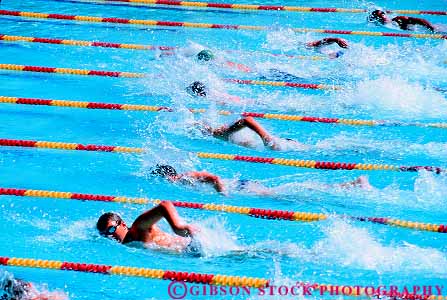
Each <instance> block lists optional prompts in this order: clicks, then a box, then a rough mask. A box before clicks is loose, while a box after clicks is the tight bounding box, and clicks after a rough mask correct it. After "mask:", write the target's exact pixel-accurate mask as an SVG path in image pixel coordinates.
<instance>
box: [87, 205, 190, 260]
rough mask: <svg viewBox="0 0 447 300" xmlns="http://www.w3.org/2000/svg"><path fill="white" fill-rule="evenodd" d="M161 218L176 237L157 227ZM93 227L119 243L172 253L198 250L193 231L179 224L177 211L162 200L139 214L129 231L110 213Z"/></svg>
mask: <svg viewBox="0 0 447 300" xmlns="http://www.w3.org/2000/svg"><path fill="white" fill-rule="evenodd" d="M162 218H165V219H166V221H168V223H169V225H170V226H171V228H172V231H174V233H175V234H176V235H177V236H174V235H172V234H169V233H167V232H164V231H162V230H161V229H160V228H158V226H157V225H156V223H158V222H159V221H160V220H161V219H162ZM96 228H97V229H98V231H99V233H100V234H101V235H102V236H105V237H108V238H112V239H114V240H116V241H118V242H119V243H122V244H128V243H131V242H142V243H144V244H149V245H155V246H157V247H160V248H161V249H166V250H171V251H176V252H184V253H190V252H192V251H198V247H197V245H196V243H195V240H194V239H193V235H194V233H195V232H197V229H196V228H195V227H193V226H191V225H186V224H182V223H181V221H180V217H179V216H178V214H177V210H176V209H175V207H174V205H172V203H171V202H169V201H162V202H161V203H160V204H159V205H157V206H156V207H154V208H152V209H150V210H148V211H145V212H144V213H142V214H141V215H140V216H138V217H137V218H136V219H135V221H134V222H133V223H132V226H131V227H130V228H128V227H127V225H126V223H125V222H124V221H123V219H121V217H120V216H119V215H117V214H115V213H112V212H108V213H105V214H103V215H102V216H100V217H99V219H98V222H97V223H96Z"/></svg>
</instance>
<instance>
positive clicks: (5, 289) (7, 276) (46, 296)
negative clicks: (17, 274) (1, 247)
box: [0, 271, 68, 300]
mask: <svg viewBox="0 0 447 300" xmlns="http://www.w3.org/2000/svg"><path fill="white" fill-rule="evenodd" d="M0 274H1V278H0V299H1V300H65V299H68V298H67V296H66V295H65V294H64V293H60V292H48V291H46V292H41V291H39V290H38V289H37V288H36V287H35V286H34V285H33V284H32V283H31V282H26V281H24V280H21V279H17V278H14V276H13V275H12V274H11V273H9V272H6V271H4V272H3V271H0Z"/></svg>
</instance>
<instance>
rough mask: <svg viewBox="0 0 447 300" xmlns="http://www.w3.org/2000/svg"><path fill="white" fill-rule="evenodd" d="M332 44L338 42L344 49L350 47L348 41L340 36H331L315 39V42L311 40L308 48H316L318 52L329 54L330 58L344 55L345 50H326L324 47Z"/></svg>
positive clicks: (307, 45)
mask: <svg viewBox="0 0 447 300" xmlns="http://www.w3.org/2000/svg"><path fill="white" fill-rule="evenodd" d="M332 44H337V45H338V46H339V47H340V48H343V49H348V42H347V41H346V40H344V39H340V38H333V37H329V38H324V39H322V40H318V41H313V42H309V43H307V44H306V47H307V48H314V49H315V50H317V51H318V52H320V53H322V54H327V55H328V56H329V57H330V58H338V57H340V56H342V55H343V54H344V52H343V51H335V52H334V51H330V52H327V51H324V50H323V49H324V47H325V46H329V45H332Z"/></svg>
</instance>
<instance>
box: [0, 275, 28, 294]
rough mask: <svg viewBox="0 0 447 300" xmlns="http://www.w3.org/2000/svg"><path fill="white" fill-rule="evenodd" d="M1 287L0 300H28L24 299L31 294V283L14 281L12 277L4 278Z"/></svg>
mask: <svg viewBox="0 0 447 300" xmlns="http://www.w3.org/2000/svg"><path fill="white" fill-rule="evenodd" d="M1 286H2V290H1V291H0V295H1V297H0V299H6V300H19V299H28V298H26V297H27V296H29V295H28V294H29V293H30V292H31V288H32V285H31V283H29V282H26V281H23V280H20V279H14V278H13V277H12V275H11V276H8V278H5V279H4V280H3V282H2V284H1ZM2 293H3V295H2Z"/></svg>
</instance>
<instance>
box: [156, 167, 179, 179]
mask: <svg viewBox="0 0 447 300" xmlns="http://www.w3.org/2000/svg"><path fill="white" fill-rule="evenodd" d="M151 174H152V175H155V176H161V177H165V178H169V177H175V176H177V171H176V170H175V169H174V167H172V166H170V165H156V166H155V168H154V169H153V170H152V172H151Z"/></svg>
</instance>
